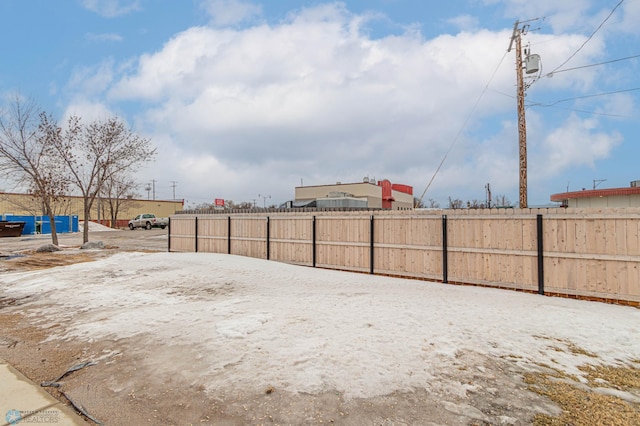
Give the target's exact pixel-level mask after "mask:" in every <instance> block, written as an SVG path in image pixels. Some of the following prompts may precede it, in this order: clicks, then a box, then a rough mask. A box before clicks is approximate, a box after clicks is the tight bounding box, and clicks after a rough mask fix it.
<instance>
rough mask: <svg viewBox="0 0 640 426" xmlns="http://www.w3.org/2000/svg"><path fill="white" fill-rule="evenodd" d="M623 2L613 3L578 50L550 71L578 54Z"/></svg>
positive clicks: (560, 66) (621, 0)
mask: <svg viewBox="0 0 640 426" xmlns="http://www.w3.org/2000/svg"><path fill="white" fill-rule="evenodd" d="M623 2H624V0H620V1H619V2H618V4H617V5H615V7H614V8H613V9H612V10H611V12H609V15H607V17H606V18H604V21H602V22H601V23H600V25H598V27H597V28H596V29H595V30H594V31H593V32H592V33H591V35H590V36H589V37H588V38H587V39H586V40H585V41H584V43H582V45H581V46H580V47H579V48H578V50H576V51H575V52H573V54H572V55H571V56H569V57H568V58H567V60H565V61H564V62H563V63H561V64H560V65H558V66H557V67H556V69H554V70H553V71H551V73H552V74H553V73H554V72H556V71H558V69H560V68H562V66H564V65H565V64H566V63H567V62H569V61H570V60H571V59H573V57H574V56H576V55H577V54H578V52H580V51H581V50H582V48H583V47H584V46H586V44H587V43H589V41H591V39H592V38H593V36H594V35H596V33H597V32H598V31H600V28H602V26H603V25H604V24H605V23H606V22H607V21H608V20H609V18H611V16H612V15H613V14H614V12H615V11H616V10H617V9H618V8H619V7H620V5H621V4H622V3H623Z"/></svg>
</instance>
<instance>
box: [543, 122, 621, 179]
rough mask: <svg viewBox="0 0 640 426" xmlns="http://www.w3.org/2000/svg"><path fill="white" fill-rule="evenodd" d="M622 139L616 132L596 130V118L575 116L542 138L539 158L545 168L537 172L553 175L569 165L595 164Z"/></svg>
mask: <svg viewBox="0 0 640 426" xmlns="http://www.w3.org/2000/svg"><path fill="white" fill-rule="evenodd" d="M621 142H622V137H621V136H620V134H618V133H617V132H611V133H609V134H607V133H605V132H599V131H598V121H597V120H595V119H584V120H581V119H578V118H577V117H576V116H575V115H574V116H572V117H570V118H569V119H568V120H567V122H566V123H564V125H563V126H562V127H560V128H557V129H555V130H554V131H553V132H551V133H550V134H549V135H548V136H547V137H546V138H545V140H544V142H543V148H544V151H543V153H544V157H545V158H544V159H543V160H541V161H540V163H541V164H544V165H545V167H544V169H541V170H540V171H541V172H543V173H546V174H547V175H551V176H553V175H554V174H555V173H558V172H559V171H561V170H563V169H566V168H568V167H575V166H581V165H583V166H589V167H594V165H595V162H596V160H600V159H604V158H607V157H608V156H609V155H610V153H611V151H612V150H613V149H614V148H615V147H616V146H617V145H619V144H620V143H621Z"/></svg>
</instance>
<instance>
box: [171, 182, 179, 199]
mask: <svg viewBox="0 0 640 426" xmlns="http://www.w3.org/2000/svg"><path fill="white" fill-rule="evenodd" d="M177 184H178V182H176V181H175V180H172V181H171V188H173V198H172V199H173V200H175V199H176V185H177Z"/></svg>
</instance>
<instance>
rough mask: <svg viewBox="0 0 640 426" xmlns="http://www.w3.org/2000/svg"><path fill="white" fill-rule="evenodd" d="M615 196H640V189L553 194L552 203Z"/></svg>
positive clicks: (594, 190)
mask: <svg viewBox="0 0 640 426" xmlns="http://www.w3.org/2000/svg"><path fill="white" fill-rule="evenodd" d="M615 195H640V187H629V188H610V189H585V190H584V191H573V192H561V193H559V194H553V195H552V196H551V201H556V202H562V201H564V200H571V199H576V198H595V197H612V196H615Z"/></svg>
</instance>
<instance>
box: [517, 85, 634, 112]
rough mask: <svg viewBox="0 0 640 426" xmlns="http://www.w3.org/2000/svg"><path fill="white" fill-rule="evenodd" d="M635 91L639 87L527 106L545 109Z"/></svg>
mask: <svg viewBox="0 0 640 426" xmlns="http://www.w3.org/2000/svg"><path fill="white" fill-rule="evenodd" d="M636 90H640V87H634V88H632V89H623V90H615V91H613V92H604V93H596V94H593V95H584V96H575V97H573V98H566V99H560V100H557V101H555V102H553V103H550V104H542V103H532V104H530V105H529V106H537V107H543V108H546V107H551V106H554V105H557V104H559V103H561V102H568V101H575V100H577V99H587V98H595V97H598V96H606V95H615V94H618V93H626V92H634V91H636Z"/></svg>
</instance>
